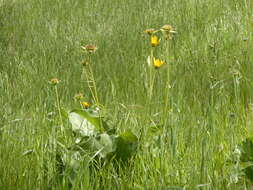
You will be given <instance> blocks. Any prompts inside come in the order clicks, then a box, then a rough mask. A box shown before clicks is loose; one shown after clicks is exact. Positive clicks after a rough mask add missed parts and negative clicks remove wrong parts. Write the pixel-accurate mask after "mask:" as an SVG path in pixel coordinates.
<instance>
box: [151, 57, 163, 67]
mask: <svg viewBox="0 0 253 190" xmlns="http://www.w3.org/2000/svg"><path fill="white" fill-rule="evenodd" d="M153 64H154V67H155V68H156V69H159V68H160V67H161V66H162V65H164V64H165V61H162V60H160V59H156V58H154V62H153Z"/></svg>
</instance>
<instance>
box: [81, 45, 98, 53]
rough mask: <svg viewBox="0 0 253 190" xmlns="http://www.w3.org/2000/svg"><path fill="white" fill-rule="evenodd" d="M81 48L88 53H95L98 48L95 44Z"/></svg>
mask: <svg viewBox="0 0 253 190" xmlns="http://www.w3.org/2000/svg"><path fill="white" fill-rule="evenodd" d="M81 48H82V49H83V50H85V51H86V52H88V53H94V52H95V51H97V49H98V48H97V47H96V46H95V45H92V44H88V45H85V46H81Z"/></svg>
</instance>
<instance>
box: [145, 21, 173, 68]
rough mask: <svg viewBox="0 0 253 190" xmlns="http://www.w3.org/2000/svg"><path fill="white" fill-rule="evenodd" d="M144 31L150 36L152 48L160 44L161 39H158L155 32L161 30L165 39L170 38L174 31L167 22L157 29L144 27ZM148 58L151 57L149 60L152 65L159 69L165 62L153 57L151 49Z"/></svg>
mask: <svg viewBox="0 0 253 190" xmlns="http://www.w3.org/2000/svg"><path fill="white" fill-rule="evenodd" d="M144 32H145V33H146V34H148V35H149V36H150V44H151V46H152V48H155V47H157V46H158V45H159V44H160V41H161V39H159V37H158V35H157V33H159V32H161V33H162V34H163V36H164V37H165V40H171V39H172V37H173V34H175V33H176V31H175V30H174V29H173V27H172V26H171V25H169V24H166V25H164V26H162V27H161V28H160V29H158V30H156V29H154V28H149V29H146V30H145V31H144ZM150 58H151V61H152V62H153V66H154V67H155V68H156V69H159V68H160V67H162V66H163V65H164V64H165V61H162V60H160V59H158V58H155V57H153V49H152V50H151V56H150Z"/></svg>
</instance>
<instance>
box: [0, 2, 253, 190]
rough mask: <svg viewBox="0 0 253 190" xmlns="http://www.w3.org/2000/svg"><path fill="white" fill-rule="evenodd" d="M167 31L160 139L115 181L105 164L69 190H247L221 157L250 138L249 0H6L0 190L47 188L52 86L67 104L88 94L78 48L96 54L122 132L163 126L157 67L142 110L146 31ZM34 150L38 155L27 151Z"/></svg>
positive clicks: (105, 95)
mask: <svg viewBox="0 0 253 190" xmlns="http://www.w3.org/2000/svg"><path fill="white" fill-rule="evenodd" d="M164 24H171V25H172V26H173V27H175V29H176V31H177V35H176V37H175V38H174V39H173V41H172V48H171V51H170V52H169V54H170V56H169V57H167V56H165V55H166V54H163V52H164V51H163V49H162V46H161V47H160V49H159V52H161V53H159V55H160V56H161V57H163V58H164V59H165V60H166V61H167V63H168V64H169V67H168V68H169V69H171V71H170V72H171V86H172V88H171V90H170V100H169V105H170V108H171V110H170V111H171V112H170V120H169V124H168V125H167V126H163V127H162V130H163V133H162V134H160V135H158V139H153V138H150V139H148V137H147V139H146V140H145V141H143V142H140V143H141V147H142V148H141V149H140V151H139V152H138V153H137V156H136V159H135V161H134V163H133V164H132V166H131V170H127V171H120V172H119V175H117V176H116V175H115V172H114V170H113V168H112V166H111V167H109V168H104V169H101V170H100V171H99V172H97V173H95V174H93V177H91V178H90V182H89V183H88V182H87V180H86V181H82V180H80V184H79V185H78V186H77V187H75V188H76V189H88V188H90V189H183V187H185V188H186V189H200V188H202V189H240V188H247V186H246V185H245V183H244V182H240V183H239V184H238V183H237V184H235V183H232V182H231V174H233V171H231V169H230V168H229V167H227V165H226V160H227V158H228V157H229V155H230V153H231V151H232V150H233V148H234V147H235V145H236V144H237V143H239V142H240V141H241V140H242V139H244V138H245V137H248V136H250V135H251V133H250V132H251V130H250V129H251V128H252V108H251V103H252V98H253V93H252V86H253V84H252V81H253V64H252V63H253V54H252V53H253V33H252V32H253V1H252V0H240V1H238V0H205V1H204V0H170V1H168V0H146V1H141V0H136V1H134V0H110V1H106V0H40V1H39V0H19V1H18V0H2V1H0V105H1V109H0V189H6V190H7V189H46V187H47V182H48V181H47V180H45V179H44V174H45V173H46V171H45V167H44V164H45V163H46V164H47V168H49V169H48V170H49V172H48V171H47V172H48V173H49V174H50V171H51V170H53V166H52V163H51V162H50V157H48V155H49V150H50V143H49V142H50V141H52V131H53V128H54V127H55V123H54V122H52V121H51V120H50V119H49V116H48V113H50V112H53V111H55V96H54V91H53V89H52V88H51V87H50V85H49V84H48V81H49V80H50V79H51V78H53V77H57V78H59V79H60V80H61V83H60V84H59V94H60V101H61V105H62V106H64V107H66V108H72V107H74V106H77V105H76V103H75V102H74V99H73V96H74V94H75V93H77V92H83V93H84V94H85V95H86V96H87V97H88V98H91V95H90V93H89V91H88V88H87V85H86V84H85V82H84V81H83V80H82V79H81V73H82V70H81V66H80V64H79V63H80V62H81V61H82V52H81V48H80V46H81V45H84V44H88V43H94V44H96V45H97V46H98V48H99V49H98V51H97V52H96V54H95V56H94V59H93V60H94V63H93V65H92V67H93V69H94V72H95V78H96V83H97V87H98V93H99V97H100V101H101V103H102V104H103V105H104V106H105V107H106V108H107V110H108V112H109V113H110V117H111V120H112V121H113V123H114V124H115V125H116V126H117V130H118V131H125V130H127V129H131V130H133V131H134V132H135V133H136V134H138V133H139V132H140V130H144V131H147V130H148V128H149V127H150V126H151V125H154V123H155V124H159V121H160V120H162V116H161V114H160V112H161V110H163V96H162V94H163V89H164V82H163V78H165V76H164V75H163V71H162V70H161V72H160V71H159V72H160V73H159V74H160V78H159V81H158V83H159V84H157V85H156V87H155V94H154V98H153V100H152V105H151V107H145V97H146V94H147V89H146V88H145V76H146V74H145V73H146V68H147V63H146V60H147V56H148V55H149V51H150V45H149V38H148V37H147V36H146V35H145V34H144V33H143V31H144V30H145V29H147V28H150V27H153V28H160V27H161V26H163V25H164ZM88 100H89V99H88ZM151 108H152V109H151ZM150 110H151V111H150ZM66 126H68V124H66ZM30 149H32V150H35V153H34V154H33V155H29V156H22V153H23V152H24V151H26V150H30ZM50 164H51V165H50ZM50 167H52V168H50ZM83 173H85V172H83ZM83 173H82V172H80V177H82V175H84V174H83ZM101 176H102V177H101ZM86 177H87V176H86ZM88 177H89V176H88ZM49 178H50V176H49ZM84 179H87V178H84ZM64 188H66V189H67V186H64V185H63V186H61V184H58V186H57V185H56V186H55V187H54V188H53V189H64Z"/></svg>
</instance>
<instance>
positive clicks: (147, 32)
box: [144, 28, 155, 35]
mask: <svg viewBox="0 0 253 190" xmlns="http://www.w3.org/2000/svg"><path fill="white" fill-rule="evenodd" d="M144 32H145V33H146V34H148V35H152V34H153V33H154V32H155V29H154V28H149V29H147V30H145V31H144Z"/></svg>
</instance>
